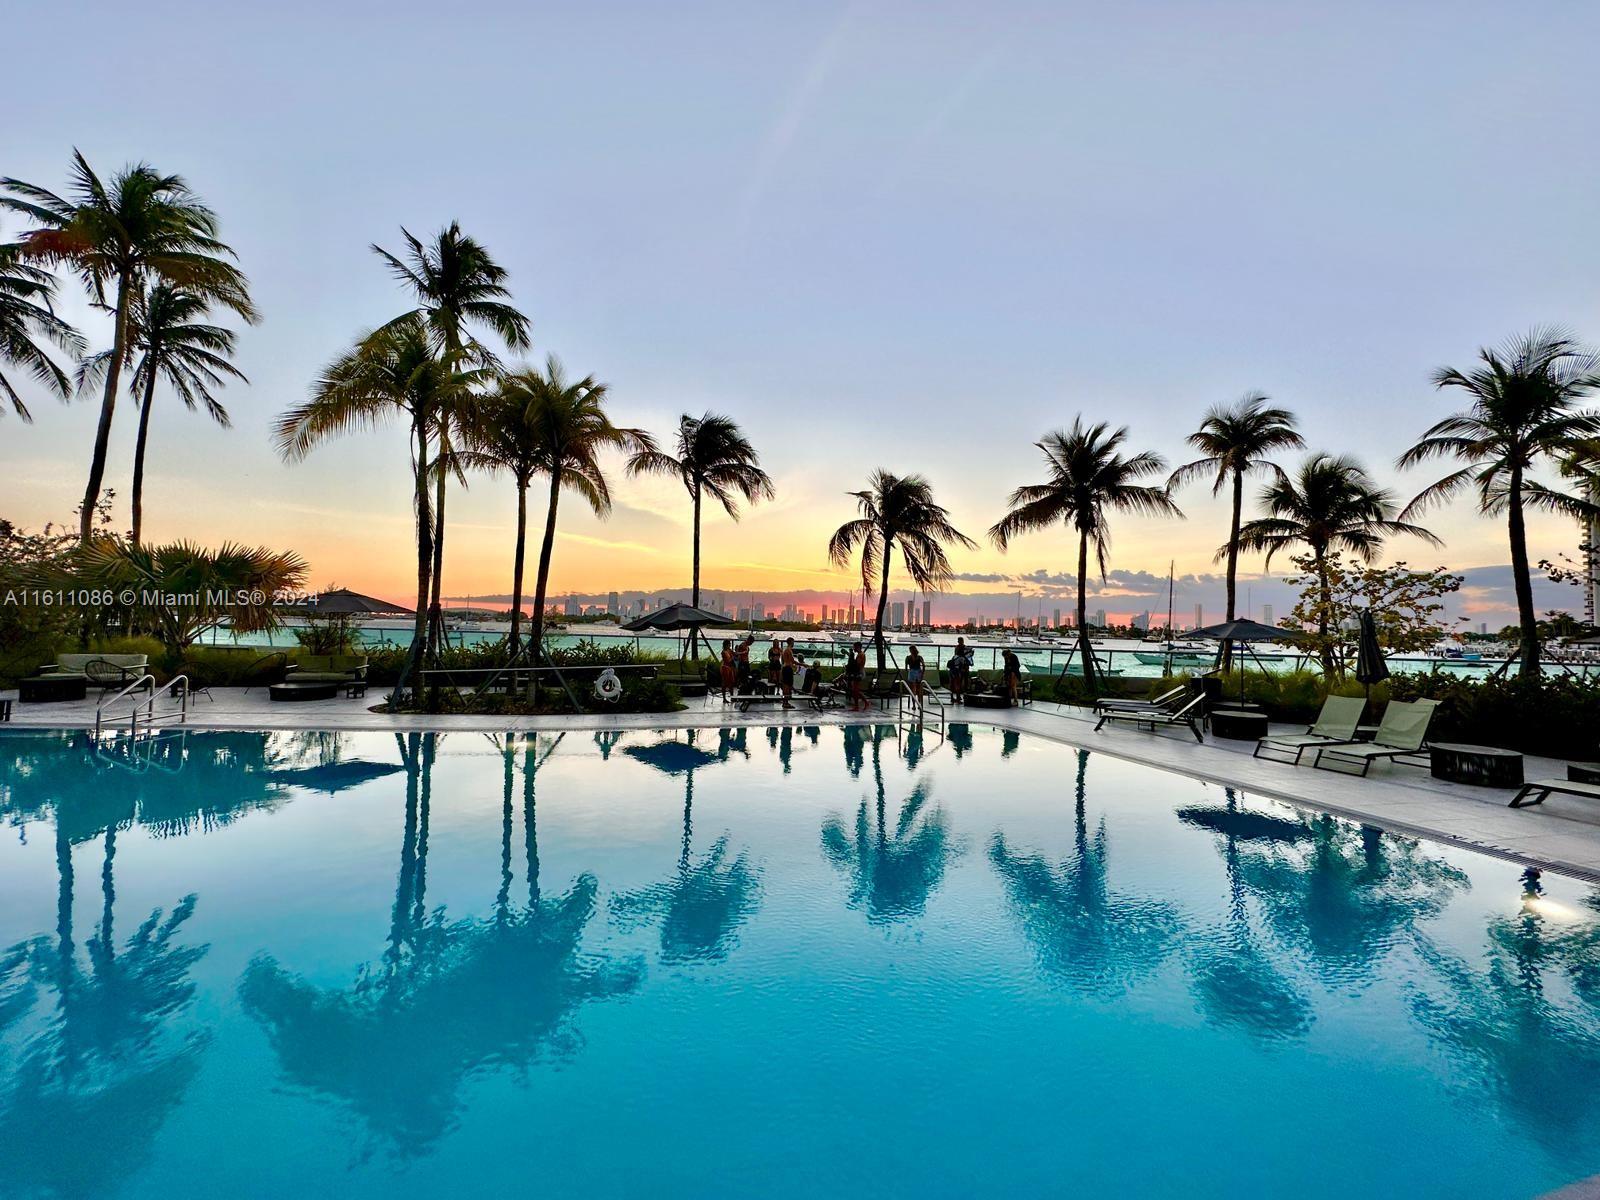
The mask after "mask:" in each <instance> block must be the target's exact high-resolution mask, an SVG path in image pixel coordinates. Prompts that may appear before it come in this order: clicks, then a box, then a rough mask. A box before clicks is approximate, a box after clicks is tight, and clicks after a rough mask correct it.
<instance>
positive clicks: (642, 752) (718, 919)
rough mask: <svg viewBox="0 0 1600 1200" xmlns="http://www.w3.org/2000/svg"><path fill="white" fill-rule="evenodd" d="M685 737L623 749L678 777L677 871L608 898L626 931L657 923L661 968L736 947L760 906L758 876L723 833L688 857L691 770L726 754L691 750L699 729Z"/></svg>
mask: <svg viewBox="0 0 1600 1200" xmlns="http://www.w3.org/2000/svg"><path fill="white" fill-rule="evenodd" d="M722 732H723V733H724V734H726V733H727V732H728V731H727V730H723V731H722ZM742 732H743V731H741V733H742ZM684 733H685V740H684V741H681V742H679V741H675V740H661V741H657V742H655V743H653V744H652V745H648V746H629V747H627V750H626V752H627V753H628V754H629V755H631V756H632V757H634V758H636V759H638V760H639V761H640V762H643V763H646V764H647V765H649V766H651V767H654V768H655V769H656V770H658V771H661V772H663V773H665V774H668V775H674V776H682V778H683V837H682V840H681V842H680V844H679V853H678V864H677V869H676V870H675V871H674V872H673V874H672V875H671V876H669V877H668V878H667V879H665V880H662V881H661V882H660V883H655V884H651V885H650V886H649V887H646V888H641V889H640V890H638V891H635V892H627V893H623V894H621V895H618V896H615V897H613V898H612V899H611V901H610V903H609V906H608V907H609V908H610V911H611V913H612V916H613V918H614V919H615V920H616V922H617V924H618V925H620V926H622V927H623V928H624V929H626V928H632V927H636V926H638V925H641V924H644V923H646V922H657V923H659V924H660V927H661V957H662V959H663V960H664V961H666V962H669V963H685V962H716V961H720V960H722V959H724V958H726V957H727V956H728V953H729V951H731V950H732V949H733V948H734V946H736V945H737V944H738V935H739V929H740V928H741V927H742V926H743V925H744V923H745V922H746V921H748V920H749V919H750V917H751V915H752V914H753V913H754V912H755V911H756V909H757V907H759V905H760V903H761V872H760V870H759V869H758V868H755V867H752V866H751V865H750V862H749V858H748V855H747V854H746V852H745V851H743V850H741V851H739V853H738V854H736V855H732V856H731V857H730V855H729V851H728V835H727V834H723V835H722V836H721V837H719V838H718V839H717V840H716V841H715V842H713V843H712V844H711V848H710V849H709V850H707V851H706V852H705V853H704V854H702V855H700V856H699V857H698V858H694V857H693V855H692V849H693V837H694V777H695V771H696V770H698V769H700V768H703V767H706V766H712V765H715V764H716V763H717V762H718V761H719V759H720V758H725V757H726V755H725V754H712V753H711V752H709V751H705V750H702V749H701V748H700V747H699V746H698V745H696V744H695V742H696V738H697V736H698V731H697V730H693V729H690V730H685V731H684ZM719 745H720V747H721V749H722V750H723V751H730V750H731V743H730V741H729V739H728V738H726V737H723V738H722V739H721V740H720V743H719ZM780 753H781V751H780Z"/></svg>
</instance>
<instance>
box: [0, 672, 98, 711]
mask: <svg viewBox="0 0 1600 1200" xmlns="http://www.w3.org/2000/svg"><path fill="white" fill-rule="evenodd" d="M17 694H18V697H19V698H20V699H21V700H22V701H23V703H25V704H36V703H44V702H47V701H54V700H82V699H83V698H84V697H85V696H87V695H88V694H89V681H88V680H87V679H85V678H84V677H83V676H82V675H63V676H59V677H56V678H50V677H48V676H47V677H44V678H39V679H19V680H18V681H17Z"/></svg>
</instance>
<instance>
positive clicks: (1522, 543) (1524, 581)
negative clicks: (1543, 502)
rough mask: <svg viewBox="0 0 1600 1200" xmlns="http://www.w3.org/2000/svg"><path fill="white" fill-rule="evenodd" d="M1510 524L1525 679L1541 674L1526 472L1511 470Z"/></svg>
mask: <svg viewBox="0 0 1600 1200" xmlns="http://www.w3.org/2000/svg"><path fill="white" fill-rule="evenodd" d="M1506 525H1507V532H1508V533H1509V534H1510V535H1511V582H1512V585H1513V587H1514V588H1515V590H1516V593H1517V623H1518V624H1519V625H1520V626H1521V627H1522V638H1521V643H1522V645H1521V652H1522V675H1523V677H1524V678H1531V677H1536V676H1538V674H1539V618H1538V615H1537V614H1536V613H1535V612H1534V609H1533V580H1532V578H1531V577H1530V576H1529V574H1528V530H1527V526H1526V524H1525V523H1524V519H1523V512H1522V469H1521V468H1520V467H1513V468H1512V469H1511V479H1510V486H1509V487H1508V488H1507V491H1506Z"/></svg>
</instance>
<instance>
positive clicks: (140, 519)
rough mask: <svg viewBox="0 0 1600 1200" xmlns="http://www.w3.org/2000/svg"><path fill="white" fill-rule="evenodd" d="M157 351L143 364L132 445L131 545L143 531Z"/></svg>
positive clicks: (151, 350)
mask: <svg viewBox="0 0 1600 1200" xmlns="http://www.w3.org/2000/svg"><path fill="white" fill-rule="evenodd" d="M158 353H159V351H158V350H157V349H156V347H154V346H152V347H151V348H150V354H149V357H148V358H147V359H146V360H145V364H146V365H147V366H148V367H149V368H150V373H149V375H147V376H146V377H145V381H144V407H143V408H142V409H141V410H140V411H139V436H138V438H137V439H136V440H135V442H134V444H133V496H132V502H133V529H132V532H131V537H132V540H133V544H134V545H135V546H137V545H138V544H139V536H140V534H141V533H143V531H144V448H145V446H146V444H147V443H148V442H149V439H150V409H151V408H152V407H153V406H154V404H155V398H156V371H155V360H156V357H157V355H158Z"/></svg>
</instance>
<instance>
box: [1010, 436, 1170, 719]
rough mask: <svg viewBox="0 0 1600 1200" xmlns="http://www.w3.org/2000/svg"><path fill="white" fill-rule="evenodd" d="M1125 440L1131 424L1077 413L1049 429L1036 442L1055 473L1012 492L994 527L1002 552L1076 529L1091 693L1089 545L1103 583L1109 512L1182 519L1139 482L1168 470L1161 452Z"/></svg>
mask: <svg viewBox="0 0 1600 1200" xmlns="http://www.w3.org/2000/svg"><path fill="white" fill-rule="evenodd" d="M1127 440H1128V429H1127V426H1123V427H1122V428H1120V429H1115V430H1113V429H1112V428H1111V426H1110V425H1108V424H1106V423H1105V422H1104V421H1102V422H1100V423H1099V424H1097V425H1091V426H1085V425H1084V423H1083V418H1082V417H1074V418H1073V421H1072V428H1071V429H1066V430H1059V429H1058V430H1056V431H1055V432H1053V433H1047V434H1045V436H1044V437H1043V438H1042V439H1041V440H1040V441H1038V442H1037V443H1035V444H1036V445H1037V446H1038V447H1039V449H1040V450H1041V451H1043V452H1044V458H1045V463H1046V465H1047V466H1048V468H1049V472H1050V477H1049V478H1048V479H1046V480H1045V481H1044V482H1043V483H1032V484H1028V485H1026V486H1024V487H1019V488H1018V489H1017V490H1016V491H1014V492H1012V493H1011V499H1010V501H1009V503H1010V506H1011V511H1010V512H1008V513H1006V515H1005V516H1004V517H1002V518H1001V519H1000V520H999V521H998V522H996V523H995V525H994V526H993V527H992V528H991V529H990V530H989V537H990V538H991V539H993V541H994V544H995V545H996V546H998V547H999V548H1000V549H1001V550H1004V549H1005V548H1006V547H1007V546H1008V545H1010V543H1011V540H1012V539H1013V538H1015V537H1017V536H1019V535H1020V534H1024V533H1032V532H1034V531H1036V530H1040V529H1048V528H1049V527H1050V526H1052V525H1054V524H1055V523H1056V522H1058V521H1059V522H1061V523H1062V524H1064V525H1066V526H1068V527H1069V528H1071V529H1073V530H1075V531H1076V532H1077V534H1078V650H1079V652H1080V653H1081V654H1082V656H1083V679H1084V683H1085V685H1086V686H1087V687H1088V688H1089V690H1090V691H1093V690H1094V689H1095V688H1096V687H1097V686H1098V680H1099V671H1098V669H1097V667H1096V665H1095V661H1094V652H1093V651H1092V650H1091V648H1090V646H1089V593H1088V580H1089V547H1090V546H1091V545H1092V546H1093V547H1094V553H1095V562H1096V563H1098V564H1099V567H1100V579H1101V581H1102V582H1104V580H1105V576H1106V563H1107V559H1108V556H1109V554H1110V551H1111V522H1110V519H1109V516H1110V513H1112V512H1127V513H1145V514H1148V515H1150V516H1160V517H1182V516H1183V512H1182V511H1181V510H1180V509H1179V508H1178V506H1177V505H1176V504H1174V503H1173V502H1172V497H1171V495H1169V494H1168V491H1167V489H1166V488H1160V487H1152V486H1150V485H1149V484H1142V483H1139V482H1138V480H1140V479H1148V478H1150V477H1151V476H1153V475H1160V474H1161V472H1162V471H1163V470H1165V468H1166V463H1165V462H1164V461H1163V460H1162V458H1161V456H1160V455H1159V454H1155V453H1152V452H1150V451H1144V452H1142V453H1139V454H1135V455H1132V456H1130V457H1126V458H1125V457H1123V455H1122V454H1120V453H1119V452H1118V451H1119V447H1121V446H1122V444H1123V443H1124V442H1125V441H1127Z"/></svg>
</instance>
